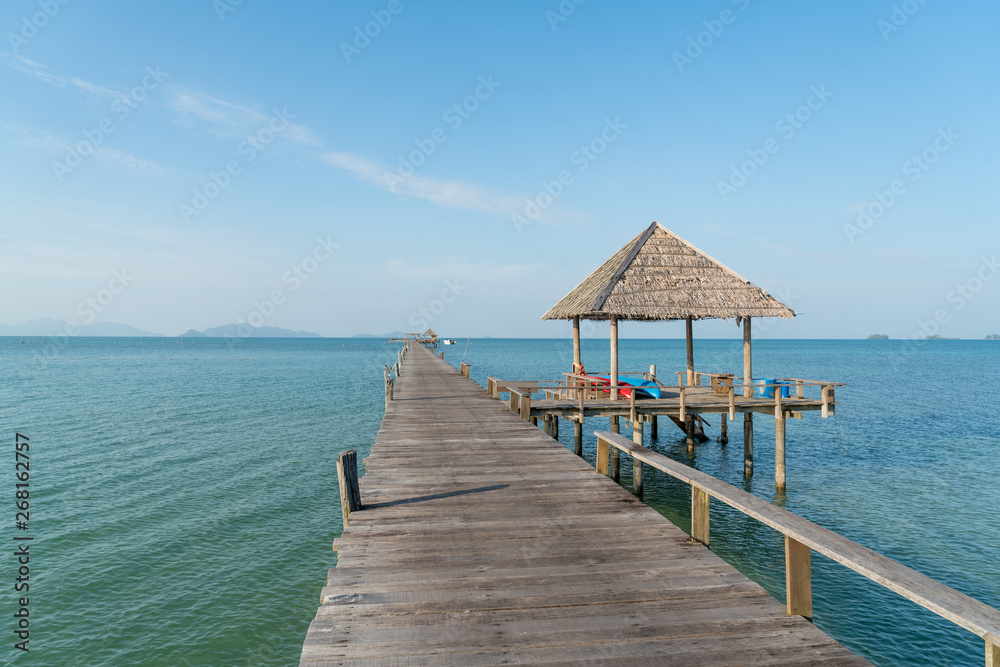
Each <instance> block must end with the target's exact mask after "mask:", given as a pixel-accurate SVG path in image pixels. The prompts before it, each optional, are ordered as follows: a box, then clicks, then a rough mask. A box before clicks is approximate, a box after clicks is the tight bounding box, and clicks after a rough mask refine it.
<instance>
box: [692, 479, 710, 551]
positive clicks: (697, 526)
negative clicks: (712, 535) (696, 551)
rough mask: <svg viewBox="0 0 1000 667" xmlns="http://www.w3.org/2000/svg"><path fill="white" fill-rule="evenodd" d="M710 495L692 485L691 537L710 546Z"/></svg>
mask: <svg viewBox="0 0 1000 667" xmlns="http://www.w3.org/2000/svg"><path fill="white" fill-rule="evenodd" d="M708 532H709V495H708V494H707V493H705V492H704V491H702V490H701V489H699V488H698V487H696V486H692V487H691V539H692V540H695V541H696V542H701V543H702V544H704V545H705V546H708Z"/></svg>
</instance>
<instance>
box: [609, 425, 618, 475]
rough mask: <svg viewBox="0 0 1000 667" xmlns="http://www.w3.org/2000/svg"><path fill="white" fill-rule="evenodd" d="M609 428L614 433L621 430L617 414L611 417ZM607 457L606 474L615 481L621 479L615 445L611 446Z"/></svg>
mask: <svg viewBox="0 0 1000 667" xmlns="http://www.w3.org/2000/svg"><path fill="white" fill-rule="evenodd" d="M611 430H612V431H614V432H615V433H620V432H621V425H620V424H619V422H618V416H617V415H615V416H613V417H611ZM608 458H609V461H608V476H609V477H610V478H611V479H613V480H615V481H616V482H617V481H618V480H619V479H621V462H620V460H619V459H620V456H619V452H618V448H617V447H612V448H611V452H610V453H609V457H608Z"/></svg>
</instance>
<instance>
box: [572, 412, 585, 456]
mask: <svg viewBox="0 0 1000 667" xmlns="http://www.w3.org/2000/svg"><path fill="white" fill-rule="evenodd" d="M573 453H574V454H576V455H577V456H583V419H582V418H580V419H578V420H577V421H575V422H573Z"/></svg>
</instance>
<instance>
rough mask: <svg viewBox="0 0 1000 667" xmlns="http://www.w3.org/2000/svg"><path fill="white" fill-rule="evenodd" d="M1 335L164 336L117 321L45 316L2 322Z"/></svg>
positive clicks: (0, 326)
mask: <svg viewBox="0 0 1000 667" xmlns="http://www.w3.org/2000/svg"><path fill="white" fill-rule="evenodd" d="M0 336H112V337H114V336H132V337H135V338H150V337H154V338H163V334H159V333H154V332H152V331H143V330H142V329H136V328H135V327H130V326H129V325H127V324H118V323H117V322H94V323H93V324H79V325H77V324H73V323H72V322H67V321H66V320H55V319H52V318H51V317H43V318H41V319H37V320H31V321H30V322H22V323H21V324H0Z"/></svg>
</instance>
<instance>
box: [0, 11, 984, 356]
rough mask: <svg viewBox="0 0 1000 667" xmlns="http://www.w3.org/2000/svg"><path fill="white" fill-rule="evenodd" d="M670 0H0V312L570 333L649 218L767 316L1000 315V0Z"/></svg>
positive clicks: (947, 323)
mask: <svg viewBox="0 0 1000 667" xmlns="http://www.w3.org/2000/svg"><path fill="white" fill-rule="evenodd" d="M577 3H579V4H577ZM651 4H652V3H639V2H618V3H607V2H597V1H596V0H586V1H585V2H580V0H575V1H574V0H565V1H564V2H562V3H560V2H558V1H557V0H550V1H537V2H528V1H516V0H514V1H510V2H504V3H490V4H488V5H486V4H484V3H469V2H428V1H427V0H420V1H417V0H396V1H393V2H390V1H389V0H378V1H374V2H372V1H366V2H353V3H321V2H300V3H277V2H264V1H263V0H244V1H243V2H240V3H238V4H237V2H236V0H217V1H215V2H213V0H187V1H185V2H178V3H169V4H168V3H158V4H155V5H152V4H150V3H132V2H124V1H113V0H107V1H104V2H83V1H82V0H34V1H27V0H10V1H9V2H5V3H4V4H3V7H2V9H0V35H3V39H2V41H0V90H2V91H3V94H2V97H0V151H2V155H3V159H2V160H0V202H2V206H0V235H2V236H0V272H2V275H3V284H4V290H3V300H2V312H0V322H6V323H17V322H22V321H26V320H30V319H34V318H39V317H56V318H63V319H67V320H71V321H75V322H77V323H80V324H86V323H88V321H89V320H94V319H96V320H110V321H116V322H123V323H127V324H130V325H133V326H136V327H139V328H142V329H147V330H152V331H158V332H162V333H165V334H169V335H176V334H178V333H180V332H182V331H184V330H186V329H188V328H192V327H193V328H197V329H202V328H207V327H211V326H217V325H221V324H226V323H230V322H236V321H241V320H242V321H249V322H250V323H252V324H264V325H269V326H279V327H286V328H291V329H306V330H311V331H316V332H319V333H321V334H324V335H328V336H342V335H352V334H355V333H360V332H369V333H382V332H386V331H391V330H397V329H399V330H412V329H415V328H418V327H419V326H421V325H424V324H427V325H430V326H433V327H434V328H435V329H436V330H437V331H439V332H440V333H442V334H444V335H449V336H454V337H459V336H466V335H472V336H482V335H491V336H498V337H499V336H564V335H568V333H569V327H568V325H566V324H565V323H558V322H547V323H543V322H541V321H540V320H539V316H540V315H541V314H542V313H543V312H545V310H547V309H548V307H549V306H550V305H551V304H552V303H554V302H555V301H556V300H557V299H559V298H560V297H562V296H563V295H564V294H565V293H566V292H568V291H569V290H570V289H572V287H573V286H575V285H576V284H577V283H578V282H579V281H580V280H582V279H583V278H584V277H585V276H586V275H587V274H588V273H589V272H590V271H592V270H593V269H594V268H596V267H597V266H598V265H599V264H600V263H601V262H602V261H603V260H604V259H606V258H607V257H608V256H610V254H611V253H613V252H614V251H615V250H617V249H618V248H619V247H621V246H622V245H623V244H624V243H626V242H627V241H628V240H629V239H630V238H632V237H633V236H635V235H636V234H638V233H639V232H640V231H641V230H642V229H643V228H645V227H646V226H647V225H648V224H649V223H650V222H651V221H653V220H656V221H659V222H661V223H662V224H664V225H665V226H666V227H668V228H670V229H671V230H673V231H675V232H676V233H678V234H679V235H681V236H682V237H684V238H686V239H687V240H689V241H690V242H692V243H693V244H695V245H696V246H698V247H700V248H702V249H703V250H705V251H706V252H708V253H710V254H711V255H713V256H714V257H716V258H718V259H719V260H721V261H723V262H725V263H726V264H728V265H729V266H731V267H732V268H733V269H735V270H736V271H738V272H739V273H741V274H742V275H744V276H746V277H747V278H749V279H750V280H751V281H753V282H754V283H756V284H758V285H760V286H762V287H764V288H765V289H767V290H769V291H770V292H771V293H772V294H774V295H775V296H778V297H779V298H781V299H782V300H784V301H785V302H786V303H787V304H788V305H789V306H791V307H792V308H794V309H795V310H797V311H799V312H801V313H802V315H801V316H800V317H798V318H796V319H795V320H793V321H790V322H778V323H775V324H773V325H771V326H769V327H766V328H764V329H763V330H762V331H761V335H762V336H765V337H779V338H823V337H848V338H851V337H863V336H865V335H867V334H869V333H873V332H883V333H887V334H890V335H892V336H893V337H903V336H913V335H915V334H919V333H921V331H923V330H926V329H934V330H935V331H938V332H939V333H940V334H942V335H948V336H960V337H969V338H982V337H983V336H985V335H986V334H990V333H995V332H997V331H1000V322H998V320H997V317H996V313H997V311H998V305H1000V279H994V278H997V277H998V275H997V274H998V272H1000V268H998V267H997V265H996V256H997V254H998V253H1000V248H998V246H1000V243H998V233H997V232H996V231H995V230H996V223H997V219H998V208H997V204H996V196H995V193H996V183H997V177H998V171H1000V169H998V165H1000V154H998V148H1000V146H998V132H997V124H996V109H997V107H998V104H997V102H998V86H997V82H998V69H1000V57H998V56H1000V41H998V40H997V39H996V32H995V26H996V25H997V22H998V20H1000V7H998V6H997V5H996V4H995V3H988V2H985V1H973V0H953V1H951V2H948V3H945V2H944V1H943V0H925V1H924V2H920V0H908V1H907V2H895V3H893V2H880V1H872V0H866V1H864V2H862V1H860V0H837V1H836V2H834V1H815V2H808V3H803V2H791V1H790V0H784V1H772V2H766V3H765V2H762V1H760V0H715V1H712V2H701V3H680V2H668V3H662V4H658V5H657V6H655V7H650V5H651ZM366 30H367V32H368V35H366V34H365V31H366ZM372 35H373V36H372ZM456 105H457V108H456ZM914 158H916V159H914ZM560 178H562V181H563V182H562V183H560ZM553 195H555V196H553ZM529 214H530V215H529ZM334 246H335V247H334ZM116 272H117V273H116ZM116 276H117V277H116ZM88 299H89V300H90V301H89V302H88ZM94 300H97V305H98V306H99V308H95V307H93V306H94V303H95V301H94ZM88 303H90V306H86V305H84V306H81V304H88ZM935 318H937V320H938V324H937V326H934V325H932V324H930V323H931V321H932V320H934V319H935ZM589 333H590V334H591V335H601V330H600V329H599V328H597V329H592V330H590V331H589ZM622 335H623V336H630V337H647V336H648V337H653V336H682V335H683V325H681V324H679V323H662V324H639V323H634V324H633V323H628V324H625V325H623V327H622ZM697 335H701V336H710V337H730V336H732V337H735V336H737V335H738V332H737V330H736V327H735V325H734V324H733V323H731V322H704V323H698V324H697Z"/></svg>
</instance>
